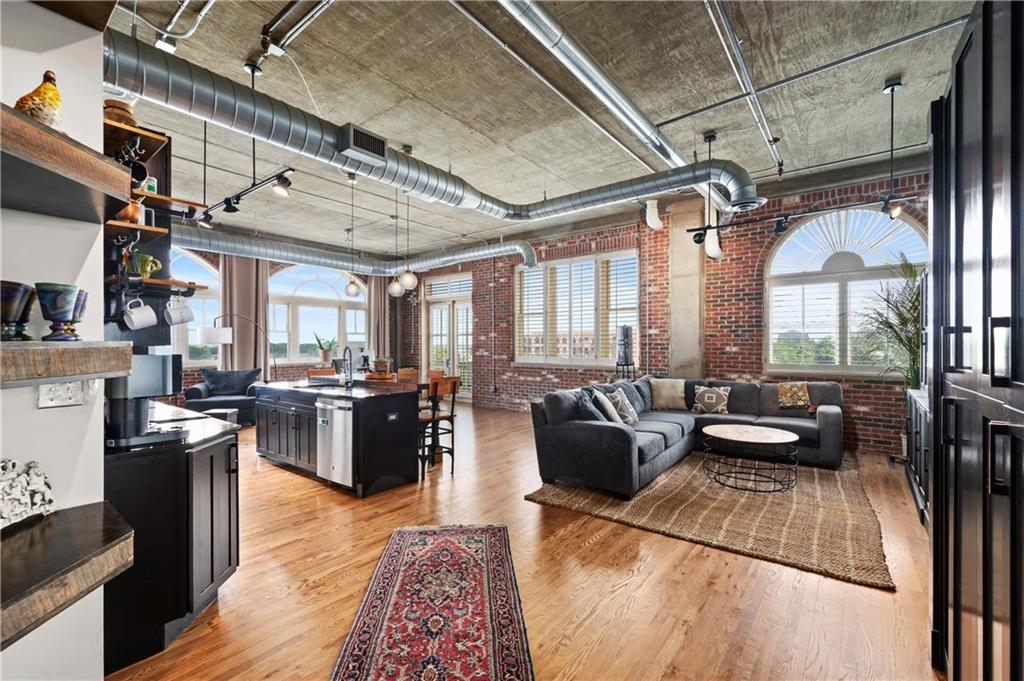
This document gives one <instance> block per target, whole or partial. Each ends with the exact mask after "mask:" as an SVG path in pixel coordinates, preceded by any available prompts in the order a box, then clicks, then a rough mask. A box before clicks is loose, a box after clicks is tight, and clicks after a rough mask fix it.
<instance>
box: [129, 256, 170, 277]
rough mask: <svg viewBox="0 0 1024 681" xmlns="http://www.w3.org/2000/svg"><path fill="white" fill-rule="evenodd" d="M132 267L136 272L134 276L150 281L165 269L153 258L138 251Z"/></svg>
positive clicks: (133, 258) (133, 257)
mask: <svg viewBox="0 0 1024 681" xmlns="http://www.w3.org/2000/svg"><path fill="white" fill-rule="evenodd" d="M132 265H133V268H134V270H135V272H134V274H135V275H137V276H140V277H142V278H143V279H149V278H150V277H152V276H153V275H154V274H156V273H157V272H159V271H160V270H162V269H163V268H164V265H163V263H162V262H160V261H159V260H157V259H156V258H154V257H153V256H151V255H149V254H147V253H139V252H138V251H136V252H135V253H133V254H132Z"/></svg>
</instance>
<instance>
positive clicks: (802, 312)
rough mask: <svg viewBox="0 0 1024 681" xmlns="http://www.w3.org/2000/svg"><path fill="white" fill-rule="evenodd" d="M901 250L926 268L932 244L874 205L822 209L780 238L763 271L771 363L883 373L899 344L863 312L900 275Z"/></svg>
mask: <svg viewBox="0 0 1024 681" xmlns="http://www.w3.org/2000/svg"><path fill="white" fill-rule="evenodd" d="M901 257H906V259H907V260H909V261H910V262H911V263H914V264H915V265H917V266H918V268H919V269H920V267H922V266H923V265H924V264H925V263H926V262H927V260H928V248H927V246H926V244H925V241H924V239H923V238H922V236H921V234H920V233H919V232H918V231H917V230H916V229H915V228H914V227H912V226H910V225H909V224H907V223H906V222H903V221H902V220H891V219H889V216H888V215H885V214H883V213H881V212H878V211H873V210H842V211H836V212H834V213H827V214H824V215H819V216H817V217H815V218H813V219H811V220H810V221H808V222H806V223H804V224H803V225H802V226H800V227H799V228H797V229H794V230H792V231H791V232H790V233H789V234H787V235H786V237H785V238H784V239H783V240H782V241H781V242H780V243H779V244H778V246H777V247H776V249H775V252H774V253H773V255H772V257H771V259H770V260H769V262H768V267H767V268H766V273H765V314H766V317H767V326H768V333H767V334H766V348H765V364H766V365H767V368H768V369H769V370H776V371H788V370H798V371H807V370H810V371H822V372H832V373H858V372H862V373H878V371H879V370H880V369H882V368H885V367H888V366H892V365H893V364H894V363H898V362H899V361H900V360H901V356H900V354H901V353H900V350H899V349H898V348H895V347H889V346H887V345H886V344H885V343H884V342H883V341H882V340H881V339H879V338H878V337H877V336H876V335H875V334H873V333H871V332H870V331H868V330H867V329H866V328H865V326H864V324H863V319H864V315H865V314H866V313H867V312H868V311H870V310H872V309H878V306H879V305H880V302H881V301H880V299H879V294H880V293H882V292H884V291H885V290H886V289H887V288H888V287H890V286H899V285H900V284H901V280H900V278H899V275H898V273H897V272H896V270H895V266H896V265H899V263H900V260H901Z"/></svg>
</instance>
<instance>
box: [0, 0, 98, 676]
mask: <svg viewBox="0 0 1024 681" xmlns="http://www.w3.org/2000/svg"><path fill="white" fill-rule="evenodd" d="M0 43H2V51H0V59H2V74H3V75H2V80H0V99H2V101H3V102H4V103H5V104H8V105H11V106H13V105H14V102H15V101H16V100H17V99H18V97H20V96H21V95H23V94H25V93H27V92H29V91H31V90H32V89H33V88H35V87H36V86H37V85H38V84H39V83H40V82H41V81H42V75H43V72H44V71H46V70H47V69H49V70H52V71H54V72H55V73H56V75H57V86H58V88H59V89H60V91H61V96H62V99H63V101H64V119H63V122H62V123H61V126H60V127H62V128H63V129H64V130H65V131H66V132H67V133H68V134H69V135H70V136H72V137H74V138H75V139H77V140H78V141H80V142H82V143H83V144H87V145H89V146H91V147H93V148H96V149H101V148H102V144H103V130H102V107H103V94H102V54H103V41H102V36H101V35H100V34H99V33H97V32H96V31H92V30H90V29H88V28H86V27H83V26H80V25H78V24H76V23H74V22H72V21H70V20H67V19H64V18H63V17H60V16H58V15H56V14H53V13H52V12H49V11H48V10H45V9H42V8H40V7H38V6H35V5H31V4H29V3H26V2H20V1H19V2H6V1H5V2H0ZM0 134H2V133H0ZM101 232H102V228H101V226H100V225H98V224H90V223H82V222H75V221H71V220H64V219H60V218H51V217H45V216H41V215H36V214H31V213H23V212H19V211H10V210H3V211H0V276H2V278H4V279H11V280H14V281H21V282H26V283H35V282H42V281H52V282H61V283H75V284H77V285H78V286H80V287H82V288H84V289H85V290H87V291H89V294H90V298H91V300H90V301H89V305H88V307H87V309H86V315H85V320H84V322H83V323H82V325H81V326H80V327H79V333H80V334H81V335H82V336H83V337H84V338H86V339H88V340H102V338H103V320H102V314H103V305H102V299H103V284H102V279H103V252H102V248H103V244H102V236H101ZM33 317H34V319H33V324H32V327H31V329H30V330H29V332H30V333H31V334H32V335H34V336H36V337H37V338H38V337H39V336H40V335H41V334H43V333H46V332H47V331H48V329H47V328H46V323H45V321H44V320H42V319H41V316H40V314H39V308H38V306H36V309H35V312H34V315H33ZM96 387H97V389H98V390H97V394H95V395H93V396H87V398H86V400H87V401H86V404H85V405H83V406H79V407H65V408H61V409H47V410H39V409H36V408H35V406H34V405H35V389H34V388H17V389H11V390H3V391H0V413H2V418H0V428H2V429H0V447H2V456H3V457H4V458H14V459H18V460H20V461H23V462H24V461H30V460H36V461H39V463H40V465H41V466H42V468H43V470H44V471H46V473H47V475H48V476H49V478H50V482H51V484H52V485H53V489H54V498H55V500H56V503H57V506H58V507H66V506H75V505H79V504H84V503H90V502H94V501H100V500H102V499H103V387H102V382H98V385H97V386H96ZM102 676H103V592H102V590H101V589H100V590H96V591H94V592H92V593H91V594H89V595H88V596H86V597H85V598H84V599H82V600H81V601H79V602H78V603H76V604H75V605H73V606H71V607H70V608H68V609H67V610H65V611H64V612H62V613H61V614H59V615H57V616H56V617H54V618H53V619H51V620H49V621H48V622H46V623H45V624H43V625H42V626H41V627H40V628H38V629H36V630H35V631H33V632H31V633H30V634H28V635H27V636H25V637H24V638H23V639H21V640H20V641H18V642H16V643H14V644H13V645H12V646H10V647H9V648H7V649H6V650H4V651H3V652H2V653H0V677H2V678H3V679H5V680H6V679H11V680H13V679H99V678H102Z"/></svg>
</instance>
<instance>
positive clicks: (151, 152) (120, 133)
mask: <svg viewBox="0 0 1024 681" xmlns="http://www.w3.org/2000/svg"><path fill="white" fill-rule="evenodd" d="M132 135H138V136H139V141H140V144H139V148H140V149H141V151H142V156H141V157H140V159H139V160H140V161H141V162H143V163H145V162H146V161H148V160H149V159H151V158H153V156H155V155H156V154H157V152H159V151H160V150H161V149H163V148H164V147H165V146H166V145H167V142H168V141H169V140H168V137H167V135H161V134H160V133H158V132H153V131H152V130H146V129H145V128H138V127H136V126H134V125H128V124H127V123H121V122H120V121H112V120H110V119H109V118H104V119H103V151H104V153H106V155H107V156H114V155H115V154H117V152H119V151H121V147H123V146H124V145H125V143H126V142H127V141H128V138H129V137H131V136H132Z"/></svg>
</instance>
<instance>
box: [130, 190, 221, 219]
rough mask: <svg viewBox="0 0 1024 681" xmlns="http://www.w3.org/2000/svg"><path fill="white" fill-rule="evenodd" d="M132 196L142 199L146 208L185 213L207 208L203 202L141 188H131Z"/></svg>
mask: <svg viewBox="0 0 1024 681" xmlns="http://www.w3.org/2000/svg"><path fill="white" fill-rule="evenodd" d="M132 197H134V198H136V199H142V200H143V201H142V205H143V206H145V207H146V208H160V209H163V210H176V211H180V212H185V213H187V212H189V211H190V210H195V211H196V212H197V213H201V212H203V211H204V210H206V208H207V206H206V204H205V203H199V202H198V201H189V200H188V199H177V198H174V197H173V196H164V195H163V194H152V193H150V192H146V191H142V190H141V189H133V190H132Z"/></svg>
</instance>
